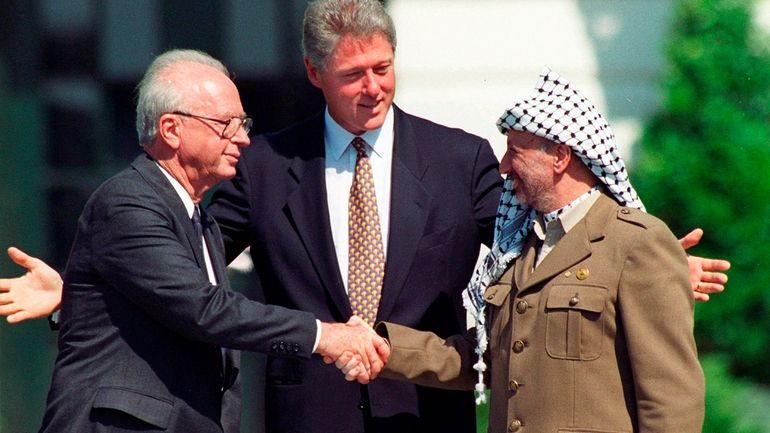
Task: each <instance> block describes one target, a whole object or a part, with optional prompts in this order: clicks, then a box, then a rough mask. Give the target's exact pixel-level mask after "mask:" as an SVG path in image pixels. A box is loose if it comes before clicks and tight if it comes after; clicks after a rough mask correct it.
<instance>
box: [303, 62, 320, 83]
mask: <svg viewBox="0 0 770 433" xmlns="http://www.w3.org/2000/svg"><path fill="white" fill-rule="evenodd" d="M305 70H306V71H307V79H308V80H310V84H312V85H314V86H316V87H318V88H319V89H320V88H321V80H320V78H319V71H318V69H316V67H315V66H313V63H311V62H310V58H309V57H305Z"/></svg>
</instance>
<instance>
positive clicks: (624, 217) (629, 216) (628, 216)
mask: <svg viewBox="0 0 770 433" xmlns="http://www.w3.org/2000/svg"><path fill="white" fill-rule="evenodd" d="M618 219H619V220H621V221H625V222H627V223H629V224H633V225H636V226H639V227H642V228H645V229H646V228H647V227H648V226H649V215H648V214H646V213H644V212H642V211H640V210H639V209H633V208H629V207H621V208H620V209H618Z"/></svg>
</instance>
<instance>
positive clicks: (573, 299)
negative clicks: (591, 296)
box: [569, 294, 580, 307]
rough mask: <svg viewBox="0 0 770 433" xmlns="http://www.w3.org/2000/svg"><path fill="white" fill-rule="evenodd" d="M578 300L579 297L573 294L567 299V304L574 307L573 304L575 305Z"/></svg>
mask: <svg viewBox="0 0 770 433" xmlns="http://www.w3.org/2000/svg"><path fill="white" fill-rule="evenodd" d="M579 302H580V298H579V297H578V295H577V294H576V295H575V296H573V297H572V298H570V300H569V306H570V307H574V306H575V305H577V304H578V303H579Z"/></svg>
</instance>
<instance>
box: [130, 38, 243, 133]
mask: <svg viewBox="0 0 770 433" xmlns="http://www.w3.org/2000/svg"><path fill="white" fill-rule="evenodd" d="M180 63H197V64H201V65H205V66H210V67H212V68H214V69H216V70H218V71H220V72H222V73H223V74H225V75H227V76H228V77H229V76H230V72H228V70H227V68H226V67H225V65H223V64H222V62H220V61H219V60H217V59H215V58H213V57H211V56H210V55H208V54H206V53H204V52H202V51H197V50H180V49H176V50H170V51H166V52H165V53H163V54H161V55H159V56H158V57H156V58H155V60H153V61H152V63H150V66H149V67H148V68H147V71H146V72H145V73H144V77H143V78H142V81H140V82H139V85H138V86H137V101H136V132H137V134H138V135H139V144H140V145H141V146H142V147H145V148H146V147H148V146H149V145H150V144H152V143H153V142H154V140H155V137H156V135H157V133H158V130H157V124H158V119H160V116H162V115H163V114H164V113H168V112H171V111H175V110H180V109H182V106H181V105H182V104H183V95H182V91H181V89H178V88H176V87H175V86H169V85H168V83H167V82H166V81H164V80H162V79H161V78H162V76H163V74H164V73H165V72H167V71H168V70H169V69H170V68H172V67H174V66H177V65H178V64H180Z"/></svg>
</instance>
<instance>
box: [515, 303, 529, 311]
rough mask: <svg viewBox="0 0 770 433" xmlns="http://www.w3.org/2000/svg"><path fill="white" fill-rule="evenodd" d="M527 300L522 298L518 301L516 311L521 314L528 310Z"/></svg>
mask: <svg viewBox="0 0 770 433" xmlns="http://www.w3.org/2000/svg"><path fill="white" fill-rule="evenodd" d="M527 305H528V304H527V301H524V300H521V301H519V302H517V303H516V312H517V313H519V314H524V313H526V312H527Z"/></svg>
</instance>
